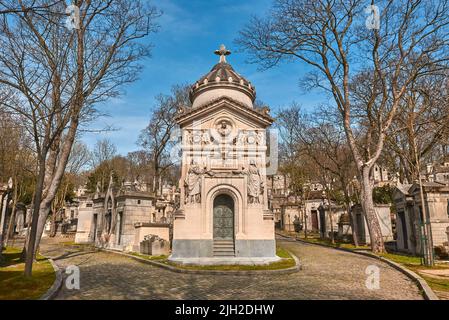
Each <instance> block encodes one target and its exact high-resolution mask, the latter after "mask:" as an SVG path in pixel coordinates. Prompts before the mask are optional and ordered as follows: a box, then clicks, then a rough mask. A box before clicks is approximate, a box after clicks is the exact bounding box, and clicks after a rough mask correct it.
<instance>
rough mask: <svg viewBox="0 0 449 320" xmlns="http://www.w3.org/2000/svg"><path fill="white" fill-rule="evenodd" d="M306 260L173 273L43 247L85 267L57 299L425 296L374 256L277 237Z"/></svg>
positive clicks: (89, 252) (80, 250)
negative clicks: (274, 267)
mask: <svg viewBox="0 0 449 320" xmlns="http://www.w3.org/2000/svg"><path fill="white" fill-rule="evenodd" d="M277 241H278V243H279V244H280V245H281V246H283V247H285V248H287V249H288V250H290V251H291V252H293V253H294V254H295V255H296V256H298V257H299V258H300V260H301V264H302V270H300V271H299V272H297V273H294V274H289V275H276V274H273V275H260V276H226V275H193V274H180V273H173V272H171V271H169V270H165V269H161V268H158V267H154V266H151V265H148V264H144V263H141V262H138V261H135V260H133V259H130V258H128V257H126V256H122V255H118V254H114V253H109V252H104V251H96V250H94V249H92V248H90V247H87V246H86V247H84V246H83V247H75V246H62V245H61V244H59V243H55V242H52V241H45V240H44V241H43V243H42V244H41V251H42V252H43V253H44V254H46V255H48V256H50V257H53V258H54V260H55V262H56V263H57V264H58V265H59V266H60V267H61V268H65V267H67V266H69V265H77V266H79V268H80V278H81V279H80V289H79V290H68V289H67V288H66V287H65V286H64V285H63V288H62V289H61V291H60V292H59V294H58V295H57V297H56V299H422V296H421V295H420V293H419V290H418V288H417V287H416V285H415V284H414V283H413V282H412V281H411V280H409V279H408V278H407V277H406V276H405V275H403V274H402V273H400V272H399V271H397V270H395V269H394V268H392V267H390V266H388V265H387V264H385V263H383V262H380V261H376V260H374V259H371V258H368V257H363V256H358V255H355V254H352V253H347V252H342V251H338V250H334V249H330V248H324V247H319V246H315V245H310V244H304V243H299V242H296V241H293V242H292V241H288V240H277ZM368 265H377V266H378V267H379V268H380V289H378V290H369V289H367V288H366V285H365V281H366V278H367V275H366V274H365V270H366V267H367V266H368Z"/></svg>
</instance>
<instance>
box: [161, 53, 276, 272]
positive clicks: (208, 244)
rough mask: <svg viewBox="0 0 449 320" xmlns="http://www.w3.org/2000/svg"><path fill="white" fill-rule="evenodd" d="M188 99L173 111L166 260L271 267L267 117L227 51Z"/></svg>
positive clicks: (273, 248)
mask: <svg viewBox="0 0 449 320" xmlns="http://www.w3.org/2000/svg"><path fill="white" fill-rule="evenodd" d="M215 54H217V55H219V56H220V61H219V63H217V64H216V65H215V66H214V67H213V68H212V70H211V71H210V72H209V73H208V74H206V75H205V76H203V77H202V78H201V79H200V80H198V81H197V82H196V83H195V84H194V85H193V87H192V88H191V91H190V100H191V102H192V107H191V108H184V109H182V110H180V111H179V114H178V115H177V117H176V121H177V123H178V124H179V126H180V129H181V132H182V147H181V149H182V166H181V180H180V187H181V205H180V208H179V210H178V211H176V212H175V214H174V226H173V245H172V255H171V256H170V259H171V260H172V261H177V262H181V263H198V264H224V263H228V264H258V263H259V264H264V263H269V262H272V261H276V260H278V259H279V258H278V257H277V256H276V244H275V233H274V219H273V214H272V212H271V211H269V210H268V201H267V188H266V164H267V160H266V151H267V144H266V128H267V127H269V126H270V125H271V124H272V122H273V119H272V118H271V117H270V116H269V114H268V113H269V109H268V108H262V109H256V108H255V107H254V105H253V102H254V99H255V96H256V91H255V88H254V87H253V86H252V85H251V83H250V82H249V81H248V80H246V79H245V78H243V77H242V76H241V75H239V74H238V73H237V72H235V71H234V69H233V68H232V66H231V65H230V64H229V63H227V61H226V56H227V55H229V54H230V51H228V50H226V48H225V47H224V46H223V45H222V46H221V47H220V50H217V51H215Z"/></svg>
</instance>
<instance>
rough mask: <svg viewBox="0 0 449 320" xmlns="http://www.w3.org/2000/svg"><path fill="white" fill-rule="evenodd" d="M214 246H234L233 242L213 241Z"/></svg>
mask: <svg viewBox="0 0 449 320" xmlns="http://www.w3.org/2000/svg"><path fill="white" fill-rule="evenodd" d="M214 247H220V248H221V247H231V248H234V244H233V243H214Z"/></svg>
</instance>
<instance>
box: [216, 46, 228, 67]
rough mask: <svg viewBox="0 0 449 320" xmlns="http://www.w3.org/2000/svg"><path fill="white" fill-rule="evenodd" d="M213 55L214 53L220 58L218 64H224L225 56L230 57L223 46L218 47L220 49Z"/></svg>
mask: <svg viewBox="0 0 449 320" xmlns="http://www.w3.org/2000/svg"><path fill="white" fill-rule="evenodd" d="M214 53H215V54H216V55H217V56H220V63H221V62H224V63H226V56H228V55H230V54H231V51H229V50H227V49H226V47H225V45H224V44H222V45H221V46H220V49H219V50H215V51H214Z"/></svg>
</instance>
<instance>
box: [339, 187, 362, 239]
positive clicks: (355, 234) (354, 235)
mask: <svg viewBox="0 0 449 320" xmlns="http://www.w3.org/2000/svg"><path fill="white" fill-rule="evenodd" d="M344 185H345V184H344V183H342V186H344ZM344 196H345V205H346V212H347V213H348V216H349V224H350V225H351V230H352V241H353V242H354V245H355V246H356V247H358V246H359V238H358V232H357V230H356V228H355V225H354V219H353V217H352V213H351V199H350V197H349V192H348V190H347V187H344Z"/></svg>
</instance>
